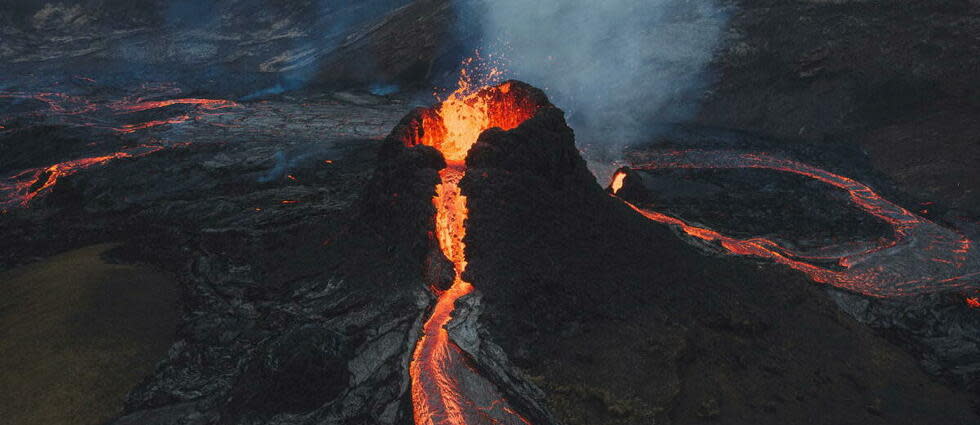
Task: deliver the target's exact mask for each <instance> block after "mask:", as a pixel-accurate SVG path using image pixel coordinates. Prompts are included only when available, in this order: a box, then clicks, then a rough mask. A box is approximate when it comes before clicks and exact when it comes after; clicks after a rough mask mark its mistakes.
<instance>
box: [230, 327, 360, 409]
mask: <svg viewBox="0 0 980 425" xmlns="http://www.w3.org/2000/svg"><path fill="white" fill-rule="evenodd" d="M350 351H351V347H349V346H348V344H347V342H346V341H345V338H344V337H343V336H342V335H340V334H337V333H334V332H331V331H328V330H325V329H320V328H316V327H301V328H299V329H295V330H290V331H289V332H287V333H286V334H284V335H282V336H280V337H277V338H273V339H271V340H269V341H267V342H266V343H265V344H263V346H262V347H259V349H258V353H257V354H256V355H255V356H254V357H253V358H252V361H251V362H250V363H249V364H248V365H247V366H245V371H244V372H243V373H242V375H241V376H240V377H239V378H238V381H237V382H235V385H234V389H232V391H231V401H230V402H229V403H228V405H227V412H226V413H225V415H227V417H231V418H242V417H249V416H252V417H256V416H258V417H261V416H266V415H270V414H276V413H283V412H285V413H299V412H305V411H310V410H313V409H316V408H317V407H320V406H322V405H324V404H326V403H328V402H330V401H332V400H334V399H335V398H337V396H339V395H340V393H341V392H342V391H343V390H344V389H346V387H347V383H348V381H349V380H350V372H349V371H348V370H347V368H346V359H347V358H349V357H350V354H351V353H350ZM228 422H229V423H234V422H236V421H228Z"/></svg>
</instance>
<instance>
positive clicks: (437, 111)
mask: <svg viewBox="0 0 980 425" xmlns="http://www.w3.org/2000/svg"><path fill="white" fill-rule="evenodd" d="M509 93H510V84H509V83H504V84H503V85H500V86H497V87H486V88H482V89H479V90H476V89H474V88H473V86H472V85H471V84H470V78H469V77H468V75H467V74H466V72H465V71H464V72H463V74H462V78H461V79H460V86H459V89H458V90H457V91H456V92H455V93H453V94H452V95H451V96H450V97H449V98H448V99H447V100H446V101H444V102H443V103H442V104H441V105H440V106H438V107H437V108H434V109H430V110H427V111H426V113H424V114H423V122H422V123H421V124H422V127H423V128H424V131H423V132H422V134H419V136H421V137H420V139H419V140H405V141H404V143H405V145H406V146H415V145H417V144H425V145H429V146H432V147H435V148H436V149H438V150H439V151H440V152H441V153H442V155H443V157H444V158H445V159H446V163H447V166H446V168H444V169H442V170H441V171H440V172H439V177H440V183H439V184H438V185H437V186H436V196H435V197H433V200H432V202H433V205H434V206H435V209H436V216H435V227H436V228H435V237H436V239H437V240H438V243H439V248H440V250H441V251H442V253H443V255H444V256H445V257H446V258H447V259H449V261H451V262H452V264H453V272H454V278H453V283H452V285H451V286H450V287H449V288H448V289H445V290H440V289H438V288H435V287H433V288H432V290H433V293H434V294H435V295H436V297H437V299H436V303H435V306H434V307H433V309H432V313H431V315H430V316H429V318H428V320H426V322H425V324H424V325H423V328H422V335H421V337H420V338H419V340H418V343H417V345H416V348H415V352H414V353H413V357H412V362H411V365H410V368H409V372H410V375H411V379H412V404H413V410H414V417H415V423H416V424H417V425H442V424H447V425H467V424H468V425H473V424H513V425H522V424H525V425H526V424H529V422H528V421H527V420H526V419H524V418H523V417H522V416H521V415H519V414H518V413H516V412H515V410H514V409H513V408H512V407H510V406H509V405H508V403H507V401H506V400H505V399H504V397H503V395H502V394H501V393H500V390H498V389H497V388H496V386H495V385H494V384H493V383H491V382H490V381H489V380H487V379H486V378H484V377H482V376H481V375H480V374H479V373H478V371H477V370H476V368H475V367H474V366H472V365H471V359H470V358H469V357H468V355H467V354H466V353H465V352H464V351H463V350H462V349H461V348H460V347H459V346H457V345H456V344H455V343H454V342H453V341H452V340H451V339H450V337H449V333H448V331H447V330H446V326H447V325H448V324H449V323H450V322H451V321H452V319H453V312H454V311H455V309H456V302H457V301H458V300H459V299H460V298H461V297H463V296H465V295H467V294H470V293H471V292H473V290H474V288H473V285H471V284H470V283H469V282H467V281H465V280H463V272H464V271H465V270H466V262H467V260H466V246H465V243H464V239H465V236H466V226H465V224H466V218H467V216H468V213H469V211H468V209H467V206H466V196H464V195H463V194H462V190H461V188H460V186H459V183H460V181H461V180H462V179H463V177H464V176H465V174H466V163H465V158H466V155H467V152H468V151H469V148H470V147H471V146H472V145H473V144H474V143H475V142H476V140H477V137H479V135H480V133H482V132H483V131H484V130H487V129H489V128H493V127H500V128H503V129H504V130H509V129H512V128H514V127H517V126H518V125H519V124H520V123H521V122H523V121H525V120H527V119H528V118H530V117H531V116H532V115H533V113H534V109H533V108H531V107H528V106H526V105H521V104H520V102H518V101H517V100H516V99H515V97H514V96H513V95H511V96H508V94H509Z"/></svg>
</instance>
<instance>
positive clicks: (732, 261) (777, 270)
mask: <svg viewBox="0 0 980 425" xmlns="http://www.w3.org/2000/svg"><path fill="white" fill-rule="evenodd" d="M552 119H554V120H558V119H560V117H552ZM535 124H537V123H534V122H528V123H526V124H525V126H522V127H521V128H519V129H517V130H516V131H513V132H509V133H494V132H492V131H491V132H488V133H485V134H484V135H483V136H482V137H481V139H480V143H478V144H477V145H476V146H475V147H474V148H473V151H472V153H471V156H470V159H469V160H468V162H467V164H468V166H469V172H468V174H467V177H466V178H465V179H464V181H463V189H464V193H465V194H466V195H467V196H468V197H469V204H468V205H469V208H470V216H469V221H468V223H469V224H468V229H469V231H468V236H467V240H466V242H467V249H468V253H469V259H470V262H469V267H468V269H467V276H466V277H467V279H468V280H470V281H471V282H473V283H474V285H475V286H476V287H477V288H479V289H480V291H481V292H483V294H484V296H485V298H484V300H485V301H484V303H485V317H486V323H487V329H488V334H489V336H490V337H491V338H492V339H493V340H494V341H497V342H498V343H500V344H501V346H502V347H503V348H504V349H505V350H506V352H507V353H509V354H510V356H511V357H512V360H513V361H514V362H515V363H516V364H517V365H518V366H519V367H520V368H522V369H523V370H524V371H525V372H526V373H527V374H529V375H530V376H531V377H532V380H533V381H535V382H537V383H538V384H539V385H540V386H541V387H542V388H543V389H544V390H545V392H546V393H547V394H548V396H547V405H548V406H550V408H551V409H553V411H554V413H555V414H556V415H557V416H558V418H559V419H560V420H562V421H564V422H565V423H570V424H579V423H581V424H587V423H623V424H626V423H640V422H649V421H653V420H657V421H658V423H697V422H701V421H707V420H712V421H717V422H718V423H733V424H735V423H762V424H765V423H774V424H776V423H779V424H782V423H827V424H836V423H891V424H893V423H910V424H913V423H921V422H922V421H926V422H928V421H935V420H939V421H949V422H952V423H964V424H965V423H970V422H972V421H975V420H977V417H976V412H974V411H973V410H972V408H971V404H970V400H971V399H972V398H971V396H969V395H967V394H964V393H956V392H953V391H950V390H949V389H947V388H946V387H943V386H941V385H939V384H937V383H935V382H933V381H932V380H931V378H930V377H928V376H927V375H926V374H924V373H923V372H922V371H921V369H919V366H918V364H917V362H916V361H915V360H914V359H913V358H912V357H911V356H910V355H908V354H907V353H905V352H903V351H902V350H901V349H899V348H897V347H895V346H894V345H892V344H891V343H889V342H888V341H886V340H885V339H883V338H881V337H879V336H876V335H875V334H874V332H872V331H871V330H870V329H868V328H867V327H865V326H863V325H861V324H859V323H857V322H856V321H854V320H853V319H851V318H850V317H848V316H846V315H845V314H843V313H842V312H841V311H840V310H839V308H838V307H837V305H836V304H835V303H834V301H833V300H832V299H831V298H830V297H828V295H827V292H826V291H825V290H824V288H822V287H820V286H818V285H816V284H814V283H812V282H809V281H808V280H807V279H806V278H805V277H804V276H803V275H801V274H798V273H795V272H791V271H788V270H786V269H783V268H781V267H778V266H774V265H769V264H764V263H760V262H756V261H752V260H746V259H742V258H733V257H711V256H705V255H704V254H702V253H701V252H699V251H698V250H696V249H694V248H692V247H690V246H688V245H687V244H686V243H684V242H683V241H682V240H681V239H680V238H678V237H677V236H676V235H674V234H672V232H670V231H669V230H668V229H667V228H665V227H664V226H661V225H659V224H655V223H651V222H649V221H648V220H646V219H644V218H642V217H641V216H639V215H637V214H635V213H634V212H632V211H631V210H630V209H629V208H628V207H626V206H625V205H623V204H622V203H620V202H619V201H617V200H615V199H613V198H611V197H609V196H608V195H607V194H606V193H605V192H603V191H602V190H601V189H600V188H599V186H598V185H597V184H596V183H595V182H594V180H593V179H592V177H591V176H590V175H589V173H588V171H587V170H586V169H585V164H584V162H583V161H582V160H581V158H579V157H578V153H577V151H576V149H575V147H574V144H573V138H572V133H571V132H570V131H567V130H565V131H562V130H560V128H561V126H557V128H558V130H556V125H555V124H554V123H548V122H542V123H540V124H539V125H535ZM830 406H833V408H830ZM937 418H942V419H937Z"/></svg>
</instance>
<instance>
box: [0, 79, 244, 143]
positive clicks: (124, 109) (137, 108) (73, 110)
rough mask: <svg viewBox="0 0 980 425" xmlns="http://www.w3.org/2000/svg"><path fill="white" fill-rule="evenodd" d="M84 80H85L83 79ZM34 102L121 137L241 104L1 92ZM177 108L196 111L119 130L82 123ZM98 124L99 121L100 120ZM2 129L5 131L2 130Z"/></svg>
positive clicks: (162, 87)
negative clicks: (100, 116) (104, 114)
mask: <svg viewBox="0 0 980 425" xmlns="http://www.w3.org/2000/svg"><path fill="white" fill-rule="evenodd" d="M79 78H80V79H83V78H84V77H79ZM139 91H140V92H141V93H142V94H143V95H146V96H173V95H177V94H179V93H180V89H178V88H177V87H176V86H174V85H172V84H143V85H141V86H140V88H139ZM5 98H6V99H22V100H24V99H31V100H36V101H38V102H42V103H44V104H46V105H47V107H48V113H50V114H52V115H56V116H62V117H65V118H67V117H75V118H73V119H71V120H69V121H70V123H73V124H75V125H78V126H83V127H97V128H106V129H109V130H113V131H116V132H119V133H123V134H128V133H134V132H136V131H139V130H145V129H148V128H153V127H159V126H162V125H168V124H180V123H184V122H188V121H192V120H197V119H199V118H200V117H204V116H212V115H218V114H220V113H218V112H214V111H217V110H219V109H224V108H231V107H236V106H239V104H238V103H236V102H234V101H231V100H225V99H202V98H175V99H165V100H147V99H146V97H145V96H129V97H125V98H123V99H122V100H117V101H112V102H105V103H96V102H94V101H91V100H89V99H87V98H86V97H85V96H80V95H71V94H68V93H61V92H54V91H46V92H0V99H5ZM173 105H191V106H193V107H194V108H193V110H192V111H191V112H188V113H184V114H181V115H178V116H174V117H170V118H165V119H155V120H150V121H145V122H140V123H132V124H125V125H122V126H119V127H112V126H106V125H105V124H101V123H96V122H91V121H82V122H79V120H82V119H85V118H78V116H84V117H88V116H89V114H93V113H97V112H99V111H111V112H112V113H115V114H128V113H134V112H142V111H148V110H153V109H160V108H166V107H168V106H173ZM96 121H98V120H96ZM0 129H2V127H0Z"/></svg>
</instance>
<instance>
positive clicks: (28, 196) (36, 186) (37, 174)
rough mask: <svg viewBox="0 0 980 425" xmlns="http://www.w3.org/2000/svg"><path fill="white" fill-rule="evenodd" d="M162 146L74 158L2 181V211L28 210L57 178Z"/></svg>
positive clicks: (149, 151) (156, 149) (151, 151)
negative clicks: (18, 208)
mask: <svg viewBox="0 0 980 425" xmlns="http://www.w3.org/2000/svg"><path fill="white" fill-rule="evenodd" d="M162 149H163V146H157V145H144V146H139V147H137V148H134V149H129V150H125V151H120V152H114V153H111V154H107V155H101V156H93V157H88V158H79V159H73V160H70V161H65V162H59V163H57V164H54V165H50V166H47V167H40V168H30V169H27V170H23V171H20V172H18V173H15V174H13V175H12V176H10V177H7V178H6V179H5V180H4V181H0V209H3V210H6V209H7V208H9V207H13V206H21V207H26V206H28V204H30V202H31V201H32V200H34V199H35V198H37V197H38V196H40V195H42V194H44V193H46V192H48V191H49V190H51V188H52V187H54V185H55V184H56V183H57V182H58V179H60V178H62V177H65V176H70V175H72V174H75V173H77V172H79V171H81V170H84V169H86V168H90V167H94V166H96V165H102V164H105V163H107V162H109V161H112V160H115V159H121V158H134V157H138V156H143V155H149V154H151V153H153V152H157V151H159V150H162Z"/></svg>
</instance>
